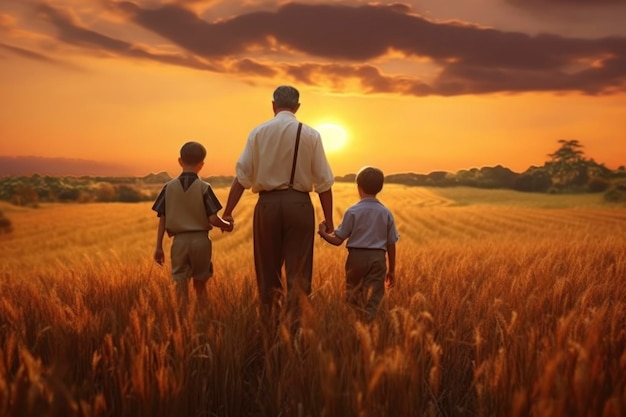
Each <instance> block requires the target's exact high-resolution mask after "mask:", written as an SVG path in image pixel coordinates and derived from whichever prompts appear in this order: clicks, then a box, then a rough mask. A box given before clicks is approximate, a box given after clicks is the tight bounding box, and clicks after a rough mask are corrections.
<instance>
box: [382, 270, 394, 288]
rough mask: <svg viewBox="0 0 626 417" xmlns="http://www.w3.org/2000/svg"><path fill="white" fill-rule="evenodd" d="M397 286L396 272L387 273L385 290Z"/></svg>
mask: <svg viewBox="0 0 626 417" xmlns="http://www.w3.org/2000/svg"><path fill="white" fill-rule="evenodd" d="M395 286H396V274H395V272H387V276H386V277H385V289H386V290H388V289H391V288H393V287H395Z"/></svg>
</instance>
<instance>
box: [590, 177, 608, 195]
mask: <svg viewBox="0 0 626 417" xmlns="http://www.w3.org/2000/svg"><path fill="white" fill-rule="evenodd" d="M610 186H611V181H610V180H608V179H606V178H602V177H591V178H590V179H589V182H588V183H587V189H588V190H589V192H590V193H601V192H603V191H606V190H608V189H609V187H610Z"/></svg>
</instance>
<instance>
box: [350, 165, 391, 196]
mask: <svg viewBox="0 0 626 417" xmlns="http://www.w3.org/2000/svg"><path fill="white" fill-rule="evenodd" d="M384 182H385V174H383V172H382V171H381V170H380V169H378V168H374V167H363V168H361V170H360V171H359V173H358V174H356V183H357V185H358V186H359V187H361V189H362V190H363V191H364V192H365V193H366V194H371V195H376V194H378V193H379V192H380V190H382V189H383V183H384Z"/></svg>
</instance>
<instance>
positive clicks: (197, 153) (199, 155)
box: [180, 142, 206, 165]
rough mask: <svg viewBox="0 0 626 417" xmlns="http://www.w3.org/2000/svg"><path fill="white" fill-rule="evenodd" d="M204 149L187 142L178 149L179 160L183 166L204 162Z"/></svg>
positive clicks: (198, 144)
mask: <svg viewBox="0 0 626 417" xmlns="http://www.w3.org/2000/svg"><path fill="white" fill-rule="evenodd" d="M205 157H206V149H205V148H204V146H202V144H200V143H198V142H187V143H185V144H184V145H183V147H182V148H180V160H181V161H183V164H185V165H197V164H199V163H200V162H202V161H204V158H205Z"/></svg>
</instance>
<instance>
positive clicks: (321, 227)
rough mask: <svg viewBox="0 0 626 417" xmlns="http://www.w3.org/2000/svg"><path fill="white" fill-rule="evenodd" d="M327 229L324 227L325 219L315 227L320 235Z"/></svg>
mask: <svg viewBox="0 0 626 417" xmlns="http://www.w3.org/2000/svg"><path fill="white" fill-rule="evenodd" d="M327 231H328V228H327V227H326V220H322V221H321V222H320V224H319V226H318V227H317V233H319V234H320V235H321V234H322V233H327Z"/></svg>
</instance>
